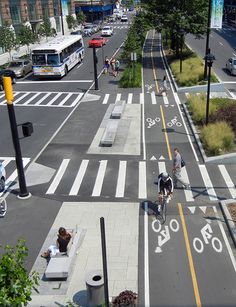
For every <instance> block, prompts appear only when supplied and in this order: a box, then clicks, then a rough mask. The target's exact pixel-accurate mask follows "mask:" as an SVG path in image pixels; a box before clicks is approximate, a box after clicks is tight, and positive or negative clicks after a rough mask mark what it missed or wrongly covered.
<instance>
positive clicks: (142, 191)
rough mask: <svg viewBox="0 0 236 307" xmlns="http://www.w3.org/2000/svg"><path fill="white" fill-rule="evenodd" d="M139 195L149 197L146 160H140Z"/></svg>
mask: <svg viewBox="0 0 236 307" xmlns="http://www.w3.org/2000/svg"><path fill="white" fill-rule="evenodd" d="M138 197H139V198H144V199H146V198H147V179H146V161H140V162H139V186H138Z"/></svg>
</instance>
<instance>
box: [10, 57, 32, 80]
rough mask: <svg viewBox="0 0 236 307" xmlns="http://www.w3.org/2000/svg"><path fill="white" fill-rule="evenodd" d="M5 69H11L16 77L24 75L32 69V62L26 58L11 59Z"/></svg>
mask: <svg viewBox="0 0 236 307" xmlns="http://www.w3.org/2000/svg"><path fill="white" fill-rule="evenodd" d="M7 69H10V70H13V71H14V73H15V74H16V76H17V78H19V77H24V76H25V75H27V74H28V73H29V72H31V71H32V62H31V61H30V60H27V59H25V60H24V59H19V60H14V61H11V62H10V63H9V65H8V67H7Z"/></svg>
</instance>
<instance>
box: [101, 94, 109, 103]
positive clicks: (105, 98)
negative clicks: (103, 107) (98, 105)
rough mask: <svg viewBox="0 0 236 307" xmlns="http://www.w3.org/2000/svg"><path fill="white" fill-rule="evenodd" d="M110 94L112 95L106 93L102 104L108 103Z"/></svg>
mask: <svg viewBox="0 0 236 307" xmlns="http://www.w3.org/2000/svg"><path fill="white" fill-rule="evenodd" d="M109 96H110V94H106V95H105V97H104V99H103V102H102V104H107V102H108V99H109Z"/></svg>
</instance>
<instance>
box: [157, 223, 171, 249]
mask: <svg viewBox="0 0 236 307" xmlns="http://www.w3.org/2000/svg"><path fill="white" fill-rule="evenodd" d="M160 234H161V235H162V236H163V237H164V238H163V239H162V237H161V236H160V235H159V236H158V246H159V247H161V246H162V245H164V244H165V243H166V242H167V241H169V240H170V232H169V227H168V226H165V230H162V231H161V232H160Z"/></svg>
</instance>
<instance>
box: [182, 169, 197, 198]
mask: <svg viewBox="0 0 236 307" xmlns="http://www.w3.org/2000/svg"><path fill="white" fill-rule="evenodd" d="M181 175H182V177H183V178H184V182H186V183H189V178H188V173H187V170H186V167H182V169H181ZM184 194H185V198H186V201H194V198H193V192H192V191H191V190H185V189H184Z"/></svg>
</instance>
